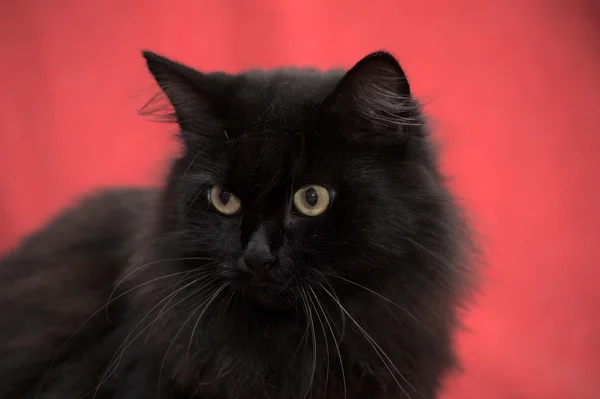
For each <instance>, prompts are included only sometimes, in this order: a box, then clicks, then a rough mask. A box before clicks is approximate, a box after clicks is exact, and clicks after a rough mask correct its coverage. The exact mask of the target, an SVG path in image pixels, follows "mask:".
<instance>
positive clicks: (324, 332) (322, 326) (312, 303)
mask: <svg viewBox="0 0 600 399" xmlns="http://www.w3.org/2000/svg"><path fill="white" fill-rule="evenodd" d="M308 288H309V289H310V292H309V294H310V293H312V294H313V296H314V290H313V289H312V287H310V286H308ZM307 298H308V299H309V300H310V304H311V305H312V307H313V309H314V310H315V314H316V315H317V319H319V324H320V325H321V330H323V338H324V339H325V352H326V354H327V369H326V371H325V388H324V389H325V390H324V392H323V395H324V396H325V395H327V386H328V383H329V366H330V363H329V340H328V339H327V332H326V331H325V324H324V323H323V320H322V319H321V315H320V314H319V312H318V310H317V307H316V306H315V301H314V300H313V299H312V297H311V296H310V295H307ZM315 299H316V300H317V301H318V300H319V299H318V298H316V296H315ZM334 339H335V337H334Z"/></svg>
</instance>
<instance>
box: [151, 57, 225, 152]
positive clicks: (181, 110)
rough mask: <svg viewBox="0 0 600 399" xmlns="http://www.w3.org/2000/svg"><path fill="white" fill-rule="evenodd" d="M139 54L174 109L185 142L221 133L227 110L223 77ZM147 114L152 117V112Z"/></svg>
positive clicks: (162, 58) (163, 58)
mask: <svg viewBox="0 0 600 399" xmlns="http://www.w3.org/2000/svg"><path fill="white" fill-rule="evenodd" d="M142 55H143V56H144V58H145V60H146V64H147V66H148V70H149V71H150V73H151V74H152V76H153V77H154V79H155V80H156V82H157V83H158V85H159V86H160V88H161V89H162V92H163V93H164V94H165V95H166V96H167V98H168V100H169V103H170V104H171V106H172V107H173V111H174V117H175V118H174V119H175V121H176V122H177V123H178V124H179V126H180V127H181V135H182V137H183V140H184V141H186V142H187V143H188V144H190V142H191V141H192V140H196V141H198V140H200V139H202V138H209V137H210V136H214V134H213V133H215V132H219V131H220V130H219V128H220V123H221V120H220V119H221V118H220V116H221V114H222V113H223V110H225V109H227V96H226V95H225V94H226V92H227V84H228V80H227V76H226V75H224V74H221V75H217V74H204V73H202V72H200V71H197V70H195V69H193V68H190V67H188V66H186V65H183V64H180V63H178V62H176V61H173V60H170V59H168V58H166V57H163V56H161V55H158V54H155V53H152V52H150V51H144V52H142ZM142 111H144V110H142ZM147 113H149V114H152V113H153V112H152V109H151V110H150V111H149V112H147ZM221 136H222V135H221Z"/></svg>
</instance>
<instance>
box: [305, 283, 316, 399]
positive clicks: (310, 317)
mask: <svg viewBox="0 0 600 399" xmlns="http://www.w3.org/2000/svg"><path fill="white" fill-rule="evenodd" d="M301 289H302V297H303V301H304V303H305V305H306V316H307V317H308V324H309V325H310V327H311V331H312V342H313V369H312V373H311V375H310V381H309V383H308V388H307V390H306V393H305V394H304V399H306V397H307V396H308V394H309V393H310V390H311V388H312V384H313V381H314V378H315V372H316V370H317V334H316V333H315V322H314V319H313V316H312V309H311V308H310V306H309V302H308V295H307V294H306V291H305V290H304V288H301Z"/></svg>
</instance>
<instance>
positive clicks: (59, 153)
mask: <svg viewBox="0 0 600 399" xmlns="http://www.w3.org/2000/svg"><path fill="white" fill-rule="evenodd" d="M594 3H595V4H594ZM0 32H1V33H0V52H1V54H2V57H1V60H2V61H1V62H0V72H1V73H0V79H1V80H2V91H1V93H0V110H1V111H0V112H1V118H0V183H1V184H0V190H1V191H0V250H5V249H7V248H9V247H10V246H12V245H14V244H15V243H16V242H17V240H18V238H19V237H21V236H22V235H23V234H25V233H26V232H28V231H31V230H32V229H34V228H35V227H37V226H39V225H40V224H41V223H43V222H44V221H46V220H48V218H49V217H50V216H51V215H52V214H53V213H54V212H56V211H57V210H58V209H59V208H60V207H62V206H64V205H65V204H66V203H67V202H68V201H70V200H72V199H73V198H75V197H76V196H78V195H80V194H81V193H84V192H87V191H89V190H90V189H92V188H93V187H97V186H101V185H111V184H148V183H154V182H157V181H159V179H160V176H161V174H162V171H163V170H164V166H165V160H166V158H167V156H168V155H169V154H170V153H172V151H173V150H174V146H173V144H172V141H171V139H170V134H169V131H168V129H166V128H165V127H164V126H158V125H156V124H151V123H148V122H147V121H144V120H142V119H140V118H139V117H137V116H136V112H135V111H136V108H137V107H139V106H140V105H141V104H142V103H143V102H144V100H145V99H147V98H148V96H149V95H150V94H152V92H153V90H154V86H153V84H152V81H151V79H150V77H149V75H148V74H147V73H146V71H145V70H144V67H143V62H142V59H141V57H140V55H139V50H140V49H141V48H149V49H152V50H155V51H158V52H164V53H165V54H167V55H169V56H172V57H175V58H178V59H180V60H181V61H184V62H188V63H190V64H192V65H194V66H196V67H199V68H201V69H204V70H214V69H224V70H227V71H235V70H239V69H241V68H246V67H255V66H260V67H272V66H277V65H282V64H296V65H316V66H320V67H329V66H338V65H343V66H350V65H351V64H352V63H353V62H354V61H356V60H358V59H359V58H360V57H362V56H363V55H365V54H366V53H368V52H370V51H372V50H375V49H379V48H385V49H389V50H391V51H392V52H394V53H395V54H396V55H397V56H399V57H400V59H401V61H402V63H403V65H404V67H405V69H406V70H407V71H408V74H409V76H410V78H411V79H412V82H413V87H414V88H415V91H416V93H417V94H418V95H419V96H420V97H421V98H422V99H423V100H424V101H425V102H426V103H427V104H428V105H427V108H426V109H427V111H428V113H429V114H430V116H431V118H432V120H433V123H434V128H435V131H436V134H437V135H438V137H439V138H440V139H441V140H442V141H443V143H444V147H445V150H446V153H445V158H444V165H445V168H446V170H447V172H448V173H449V174H451V175H453V176H454V178H455V180H454V183H455V187H456V190H457V191H458V192H459V193H460V194H461V196H462V197H463V198H464V199H465V202H466V203H467V205H468V206H469V207H470V209H471V211H472V214H473V218H474V220H475V222H476V226H477V228H478V230H479V231H480V232H481V233H482V237H481V241H482V244H483V249H484V251H485V253H486V259H487V261H488V263H489V267H488V269H487V283H486V285H485V286H484V289H483V295H482V296H481V298H480V300H479V302H478V304H477V306H476V307H475V309H474V310H473V312H472V313H471V315H470V316H469V317H468V319H467V324H468V326H469V327H470V329H471V331H470V332H467V333H465V334H463V335H462V336H461V338H460V340H459V346H460V351H461V355H462V358H463V360H464V364H465V369H466V370H465V373H464V374H463V375H461V376H460V377H457V378H453V379H452V380H451V381H449V383H448V393H447V398H455V399H459V398H460V399H470V398H473V399H480V398H486V399H494V398H499V399H507V398H511V399H512V398H514V399H520V398H544V399H550V398H561V399H565V398H570V399H571V398H582V399H583V398H590V399H591V398H596V399H597V398H600V380H599V379H598V375H600V317H598V316H599V313H600V312H599V310H598V306H599V304H600V290H598V289H597V284H598V282H599V281H600V250H599V248H598V247H599V245H598V244H600V227H599V226H600V201H599V196H600V183H599V182H600V180H599V178H598V172H600V160H596V158H595V156H596V155H598V154H600V123H599V117H598V116H597V112H598V111H599V108H600V107H599V100H598V93H600V73H599V72H600V11H599V6H598V3H597V1H596V0H590V1H575V0H564V1H559V0H539V1H537V0H528V1H517V0H514V1H499V0H498V1H487V2H486V1H475V0H472V1H467V0H462V1H460V0H457V1H443V0H418V1H414V0H413V1H402V0H396V1H382V0H370V1H368V2H367V1H363V2H361V1H349V0H340V1H333V0H329V1H320V0H285V1H283V0H252V1H250V0H246V1H243V0H239V1H234V0H205V1H182V0H180V1H177V2H169V1H166V0H163V1H161V0H143V1H142V0H139V1H133V0H132V1H122V0H110V1H109V0H104V1H83V0H60V1H46V0H38V1H36V0H20V1H13V2H9V1H2V2H1V5H0Z"/></svg>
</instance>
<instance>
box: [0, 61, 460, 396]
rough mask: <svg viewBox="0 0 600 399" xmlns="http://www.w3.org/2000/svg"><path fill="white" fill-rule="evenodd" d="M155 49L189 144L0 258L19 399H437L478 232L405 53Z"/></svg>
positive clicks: (0, 375)
mask: <svg viewBox="0 0 600 399" xmlns="http://www.w3.org/2000/svg"><path fill="white" fill-rule="evenodd" d="M143 55H144V57H145V59H146V62H147V65H148V68H149V70H150V72H151V73H152V75H153V76H154V78H155V79H156V81H157V82H158V84H159V86H160V87H161V89H162V92H163V93H164V94H165V95H166V98H167V99H168V100H169V102H170V104H171V105H172V108H171V109H172V110H174V112H173V114H172V116H173V118H174V121H176V123H178V125H179V128H180V129H179V130H180V135H179V138H180V139H181V143H182V148H183V151H182V153H181V155H180V156H179V157H178V158H177V159H176V160H175V161H174V162H173V164H172V168H171V171H170V173H169V176H168V178H167V180H166V182H165V185H164V187H163V188H162V189H160V190H152V189H147V190H144V189H115V190H106V191H103V192H101V193H97V194H95V195H93V196H90V197H88V198H86V199H83V200H82V201H81V202H80V203H79V204H78V205H77V206H74V207H73V208H71V209H69V210H67V211H65V212H64V213H63V214H62V215H60V216H59V217H57V218H56V219H55V220H54V221H53V222H52V223H50V224H49V225H47V226H46V227H45V228H43V229H42V230H41V231H38V232H36V233H34V234H32V235H31V236H29V237H28V238H27V239H25V240H24V242H23V243H22V244H21V245H20V246H19V247H18V248H17V249H16V250H14V251H13V252H11V253H9V254H7V255H6V256H5V257H4V258H3V259H2V261H1V263H0V398H2V399H9V398H19V399H21V398H38V399H50V398H52V399H55V398H56V399H79V398H88V399H91V398H96V399H106V398H116V399H136V398H140V399H142V398H143V399H148V398H161V399H173V398H215V399H230V398H239V399H245V398H248V399H250V398H251V399H256V398H272V399H277V398H281V399H293V398H297V399H304V398H340V399H342V398H348V399H351V398H425V399H430V398H436V397H437V396H438V393H439V391H440V386H441V382H442V379H443V377H444V376H446V375H447V373H448V372H449V371H450V370H452V369H453V368H454V367H455V366H456V361H455V356H454V352H453V346H452V340H453V334H454V332H455V330H456V329H457V328H458V325H459V323H458V318H459V317H458V312H459V307H460V305H461V304H463V302H464V299H465V298H466V295H465V294H467V293H468V287H469V284H468V283H469V281H470V275H471V269H470V267H469V262H468V254H469V251H468V248H469V236H468V234H467V229H466V226H465V223H464V221H463V218H462V217H461V214H460V212H459V210H458V207H457V206H456V203H455V201H454V199H453V198H452V196H451V195H450V194H449V192H448V190H447V189H446V187H445V181H444V179H443V177H442V176H441V173H440V172H439V170H438V166H437V163H436V156H435V152H434V150H433V148H432V145H431V139H430V138H429V137H428V136H427V134H426V131H425V129H424V125H423V118H422V115H421V113H420V108H419V106H418V104H417V102H416V101H415V100H414V99H413V98H412V96H411V92H410V88H409V84H408V82H407V79H406V76H405V74H404V72H403V70H402V69H401V67H400V65H399V64H398V62H397V61H396V59H395V58H394V57H393V56H391V55H390V54H388V53H385V52H378V53H373V54H371V55H369V56H367V57H365V58H364V59H362V60H361V61H360V62H358V63H357V64H356V65H355V66H354V67H353V68H351V69H350V70H349V71H348V72H344V71H337V70H334V71H329V72H319V71H316V70H309V69H279V70H273V71H248V72H244V73H240V74H235V75H233V74H225V73H207V74H205V73H201V72H198V71H196V70H194V69H191V68H189V67H186V66H184V65H181V64H179V63H177V62H174V61H171V60H169V59H167V58H164V57H162V56H159V55H156V54H153V53H150V52H144V53H143ZM140 145H143V144H140ZM132 151H133V150H132Z"/></svg>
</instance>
